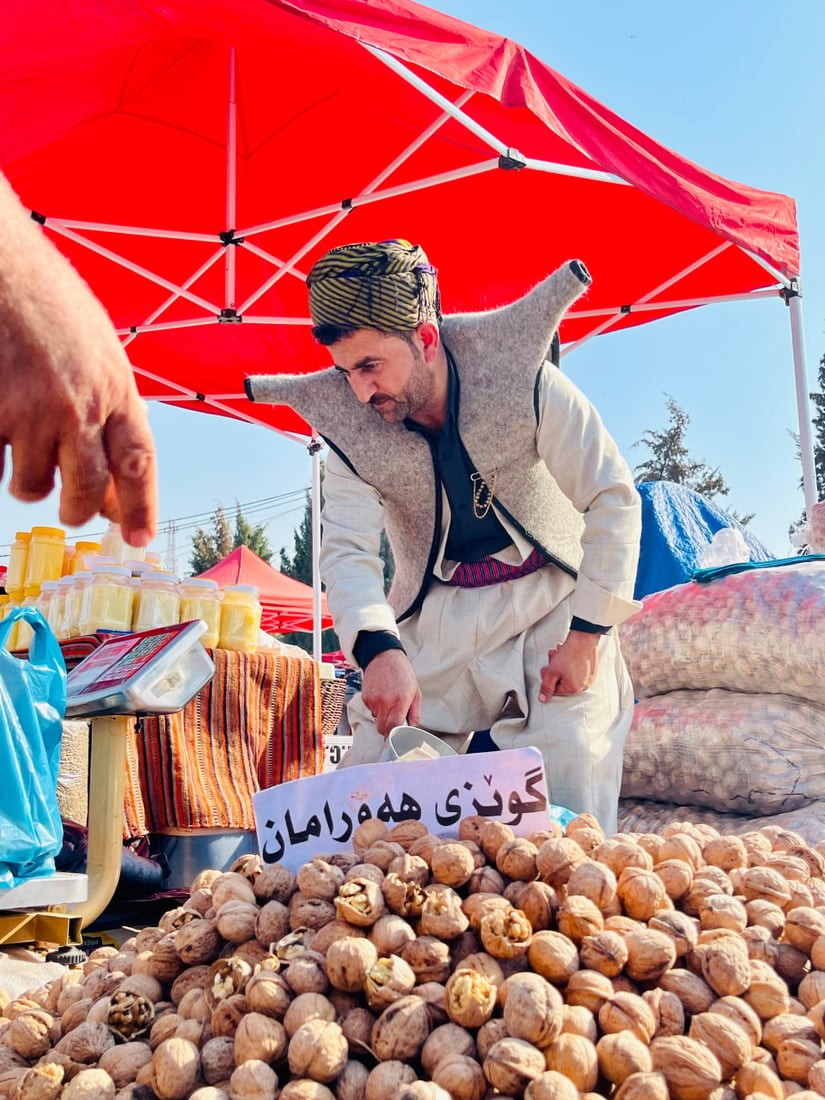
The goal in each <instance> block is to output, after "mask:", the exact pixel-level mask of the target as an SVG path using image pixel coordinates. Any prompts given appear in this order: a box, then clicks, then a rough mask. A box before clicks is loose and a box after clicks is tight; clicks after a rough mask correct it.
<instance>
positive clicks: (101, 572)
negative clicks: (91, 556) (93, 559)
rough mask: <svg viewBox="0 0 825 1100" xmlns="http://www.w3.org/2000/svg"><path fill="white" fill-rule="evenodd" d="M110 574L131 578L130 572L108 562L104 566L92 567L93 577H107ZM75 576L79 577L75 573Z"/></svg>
mask: <svg viewBox="0 0 825 1100" xmlns="http://www.w3.org/2000/svg"><path fill="white" fill-rule="evenodd" d="M110 573H113V574H114V575H115V576H116V577H129V576H131V574H130V572H129V570H128V569H124V568H123V566H122V565H109V563H108V562H106V563H104V564H103V565H93V566H92V575H93V576H95V577H103V576H107V575H108V574H110ZM75 576H78V574H77V573H75Z"/></svg>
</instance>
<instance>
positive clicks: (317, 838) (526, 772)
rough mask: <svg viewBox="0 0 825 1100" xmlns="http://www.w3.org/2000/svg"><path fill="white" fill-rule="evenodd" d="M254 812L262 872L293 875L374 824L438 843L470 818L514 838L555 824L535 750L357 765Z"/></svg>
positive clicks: (289, 789) (269, 798) (314, 779)
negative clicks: (410, 829) (284, 870)
mask: <svg viewBox="0 0 825 1100" xmlns="http://www.w3.org/2000/svg"><path fill="white" fill-rule="evenodd" d="M252 804H253V807H254V810H255V822H256V829H257V834H258V849H259V851H260V853H261V858H262V860H263V862H264V864H265V865H266V864H268V863H283V864H284V865H285V866H286V867H288V868H289V869H290V870H291V871H296V870H297V869H298V868H299V867H300V866H301V864H302V863H306V862H307V860H310V859H312V857H313V856H316V855H321V854H323V853H326V852H334V851H338V850H345V849H349V848H351V847H352V843H351V841H352V834H353V833H354V832H355V830H356V829H357V828H358V826H359V825H360V824H361V823H362V822H364V821H368V820H369V819H370V818H373V817H374V818H377V819H378V820H379V821H384V822H386V823H387V826H388V827H390V828H391V827H392V826H393V825H395V824H396V823H397V822H399V821H422V822H423V823H424V824H425V825H426V826H427V827H428V829H429V830H430V832H431V833H435V834H436V835H437V836H457V835H458V823H459V821H461V819H462V818H463V817H469V816H471V815H473V814H479V815H480V816H481V817H489V818H492V819H493V820H495V821H503V822H504V823H505V824H507V825H509V826H510V827H511V828H512V829H513V832H514V833H515V834H516V835H517V836H528V835H529V834H530V833H532V832H535V831H536V830H537V829H544V828H547V826H548V824H549V823H550V817H551V815H550V812H549V808H548V805H547V786H546V783H545V777H544V763H543V760H542V756H541V753H540V752H539V751H538V749H532V748H527V749H507V750H505V751H503V752H489V753H475V754H469V755H465V756H441V757H439V758H438V759H437V760H394V761H391V762H389V763H385V764H360V765H357V766H355V767H352V768H344V769H342V770H341V771H334V772H329V773H327V774H325V775H315V776H309V777H307V778H306V779H294V780H293V781H292V782H291V783H281V784H280V785H279V786H277V787H269V788H268V789H267V790H265V791H259V792H258V793H257V794H255V795H253V797H252ZM563 813H565V814H567V819H568V820H569V818H570V817H572V816H573V815H572V814H569V812H568V811H563ZM557 820H558V817H557Z"/></svg>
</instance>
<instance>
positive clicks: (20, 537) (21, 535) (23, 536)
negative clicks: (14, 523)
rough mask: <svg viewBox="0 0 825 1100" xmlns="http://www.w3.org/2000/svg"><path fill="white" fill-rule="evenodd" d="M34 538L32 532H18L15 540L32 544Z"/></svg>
mask: <svg viewBox="0 0 825 1100" xmlns="http://www.w3.org/2000/svg"><path fill="white" fill-rule="evenodd" d="M31 537H32V533H31V531H17V532H16V534H15V536H14V538H15V540H16V541H17V542H30V541H31Z"/></svg>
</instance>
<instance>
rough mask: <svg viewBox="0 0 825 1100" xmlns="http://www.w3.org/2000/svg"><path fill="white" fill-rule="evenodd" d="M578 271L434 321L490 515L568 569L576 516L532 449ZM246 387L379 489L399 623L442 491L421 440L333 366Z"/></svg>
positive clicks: (436, 528)
mask: <svg viewBox="0 0 825 1100" xmlns="http://www.w3.org/2000/svg"><path fill="white" fill-rule="evenodd" d="M582 272H584V269H583V268H582V267H581V265H578V264H576V263H573V264H565V265H564V266H563V267H561V268H559V269H558V270H557V271H556V272H554V273H553V274H552V275H550V276H549V277H548V278H547V279H545V280H544V281H543V282H542V283H540V284H539V285H538V286H537V287H535V288H534V289H533V290H532V291H530V292H529V293H528V294H527V295H525V296H524V297H523V298H521V299H519V300H518V301H517V302H514V303H512V304H511V305H509V306H505V307H503V308H501V309H497V310H490V311H487V312H484V313H474V314H452V315H450V316H447V317H445V318H444V320H443V322H442V325H441V336H442V340H443V342H444V345H445V346H446V347H447V348H448V349H449V350H450V352H451V354H452V356H453V358H454V360H455V364H456V369H457V372H458V376H459V381H460V402H459V411H458V431H459V435H460V437H461V440H462V442H463V444H464V447H465V448H466V451H467V454H468V455H469V457H470V460H471V462H472V463H473V466H474V467H475V469H476V470H477V471H478V473H479V474H480V475H481V476H482V477H483V478H484V481H485V482H486V483H487V485H488V486H490V487H494V494H493V497H494V504H495V506H496V507H497V508H498V509H499V510H500V511H501V513H502V514H503V515H504V516H506V517H507V519H508V520H509V521H510V522H511V523H513V524H514V526H516V527H517V528H518V529H519V530H520V531H522V533H523V534H524V535H525V536H526V538H527V539H529V541H530V542H531V543H532V544H533V545H534V546H536V547H538V548H540V549H541V550H543V551H544V552H545V553H546V554H547V555H548V556H549V557H550V558H551V559H552V560H553V561H555V562H556V563H557V564H558V565H559V566H560V567H561V568H562V569H565V570H566V571H567V572H569V573H571V574H572V575H574V576H575V574H576V570H577V568H578V566H579V563H580V561H581V556H582V548H581V532H582V528H583V521H582V517H581V514H580V513H579V512H578V511H577V510H576V509H575V508H574V507H573V505H572V504H571V502H570V501H569V500H568V498H567V497H565V496H564V494H563V493H562V491H561V490H560V489H559V487H558V484H557V483H556V480H555V478H554V477H553V475H552V473H551V472H550V471H549V470H548V469H547V467H546V466H545V464H544V462H543V461H542V459H541V458H540V456H539V454H538V451H537V449H536V425H537V418H538V408H537V399H536V389H537V382H538V375H539V371H540V370H541V367H542V364H543V363H544V360H545V358H546V356H547V354H548V349H549V347H550V342H551V340H552V337H553V333H554V332H555V331H556V329H557V327H558V325H559V322H560V321H561V318H562V315H563V313H564V311H565V309H567V307H568V306H569V305H570V304H571V303H572V302H573V301H575V299H576V298H578V297H579V295H580V294H581V293H582V292H583V291H584V289H585V286H586V285H587V282H586V281H585V280H587V281H589V277H588V276H587V275H586V272H584V274H582ZM249 383H250V385H249V389H250V391H251V396H252V397H253V398H254V400H256V401H268V402H271V403H273V404H285V405H289V406H290V407H291V408H293V409H294V410H295V411H296V412H297V413H298V414H299V415H300V416H302V417H303V418H304V419H305V420H306V421H307V423H308V424H311V425H312V427H313V428H314V429H315V430H316V431H318V432H319V433H320V434H321V436H322V437H323V438H324V439H325V440H326V441H327V442H328V443H329V445H330V447H331V448H333V449H334V450H335V451H336V452H337V453H338V454H339V455H340V456H341V458H342V459H343V460H344V461H345V462H346V463H347V464H348V465H349V466H350V467H351V469H352V470H353V471H354V472H355V473H356V474H357V476H358V477H360V478H361V479H362V480H363V481H365V482H367V483H368V484H369V485H371V486H373V487H374V488H375V489H376V490H377V492H378V493H379V494H380V496H381V500H382V503H383V505H384V519H385V527H386V532H387V537H388V539H389V542H390V546H391V547H392V552H393V557H394V560H395V575H394V578H393V583H392V587H391V589H390V592H389V595H388V597H387V598H388V600H389V603H390V606H391V607H392V609H393V611H394V613H395V615H396V618H397V619H398V620H401V619H404V618H406V617H407V616H409V615H411V614H412V613H413V612H414V611H415V610H416V609H417V608H418V607H419V606H420V603H421V600H422V599H423V598H424V596H425V594H426V591H427V588H428V587H429V585H430V583H432V580H433V575H432V567H433V564H434V562H435V558H436V555H437V550H438V544H439V540H440V536H441V524H442V516H441V491H440V486H439V485H438V482H437V478H436V474H435V471H434V468H433V462H432V456H431V452H430V448H429V445H428V444H427V442H426V440H425V439H423V438H422V437H421V436H420V435H419V434H418V433H417V432H411V431H408V430H407V429H406V428H405V427H404V425H403V424H387V423H386V422H385V421H384V420H383V419H382V418H381V417H380V415H379V414H378V413H377V412H376V411H375V409H373V408H371V407H370V406H369V405H363V404H362V403H361V402H360V401H358V399H357V398H356V397H355V395H354V394H353V392H352V390H351V389H350V387H349V384H348V382H347V379H346V377H345V376H344V375H342V374H340V373H339V372H337V371H336V370H335V369H334V368H331V369H329V370H325V371H320V372H317V373H315V374H309V375H268V376H256V377H253V378H251V379H250V380H249Z"/></svg>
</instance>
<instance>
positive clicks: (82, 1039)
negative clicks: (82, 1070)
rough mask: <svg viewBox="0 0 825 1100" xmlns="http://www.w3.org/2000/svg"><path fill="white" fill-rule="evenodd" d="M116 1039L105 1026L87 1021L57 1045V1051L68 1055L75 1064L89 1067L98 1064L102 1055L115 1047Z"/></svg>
mask: <svg viewBox="0 0 825 1100" xmlns="http://www.w3.org/2000/svg"><path fill="white" fill-rule="evenodd" d="M114 1043H115V1039H114V1036H113V1035H112V1033H111V1032H110V1031H109V1029H108V1027H106V1025H105V1024H101V1023H93V1022H91V1021H87V1022H86V1023H83V1024H78V1026H77V1027H75V1028H73V1029H72V1030H71V1031H70V1032H69V1034H68V1035H64V1036H63V1038H62V1039H60V1040H59V1041H58V1042H57V1043H56V1044H55V1050H57V1051H59V1052H60V1053H61V1054H67V1055H68V1056H69V1057H70V1058H71V1059H72V1061H73V1062H82V1063H83V1064H84V1065H88V1064H89V1063H91V1062H97V1061H98V1059H99V1058H100V1056H101V1054H103V1052H104V1051H106V1050H108V1049H109V1047H111V1046H114Z"/></svg>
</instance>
